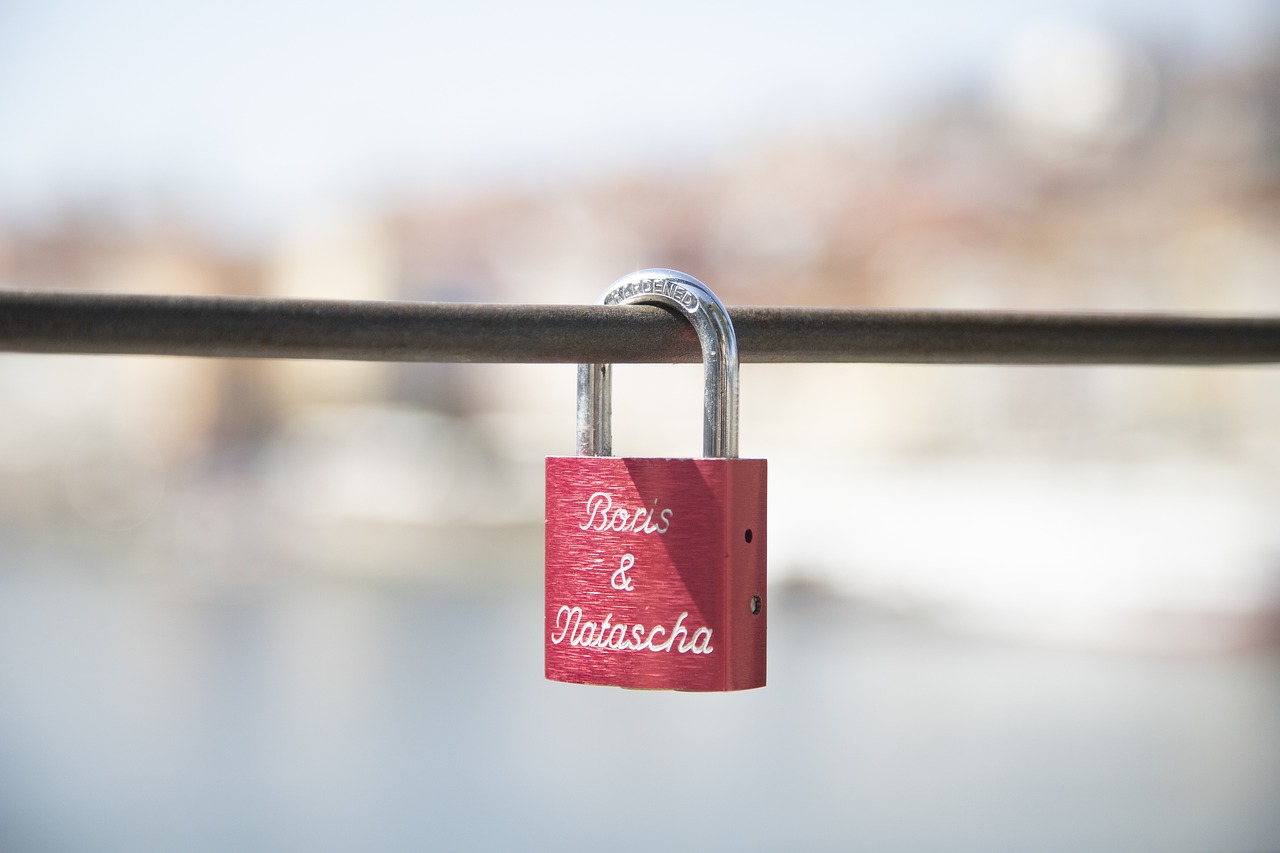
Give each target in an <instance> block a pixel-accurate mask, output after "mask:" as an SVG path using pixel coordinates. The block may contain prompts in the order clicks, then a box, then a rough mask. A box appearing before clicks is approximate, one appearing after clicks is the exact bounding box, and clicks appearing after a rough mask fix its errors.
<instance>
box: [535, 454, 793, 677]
mask: <svg viewBox="0 0 1280 853" xmlns="http://www.w3.org/2000/svg"><path fill="white" fill-rule="evenodd" d="M766 489H767V463H766V462H765V460H763V459H627V458H619V457H608V456H559V457H556V456H553V457H548V458H547V509H546V513H547V515H546V519H547V521H546V625H545V631H544V640H545V645H546V674H547V678H549V679H551V680H553V681H569V682H574V683H578V684H610V685H616V686H618V687H638V688H662V689H670V690H693V691H719V690H745V689H748V688H752V687H763V686H764V683H765V639H766V626H767V624H768V623H767V620H768V614H769V608H768V596H767V595H766V591H765V572H766V562H767V561H766V546H767V543H768V537H767V535H766V505H765V495H766ZM748 531H750V532H749V533H748ZM753 599H754V601H753ZM753 609H758V612H755V613H753V612H752V611H753Z"/></svg>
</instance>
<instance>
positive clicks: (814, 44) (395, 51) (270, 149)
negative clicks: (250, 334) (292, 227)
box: [0, 0, 1276, 228]
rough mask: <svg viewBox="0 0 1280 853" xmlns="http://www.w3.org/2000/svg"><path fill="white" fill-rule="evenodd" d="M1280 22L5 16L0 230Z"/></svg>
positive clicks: (826, 105)
mask: <svg viewBox="0 0 1280 853" xmlns="http://www.w3.org/2000/svg"><path fill="white" fill-rule="evenodd" d="M1274 8H1275V7H1274V4H1266V3H1260V2H1258V0H1166V2H1155V0H1126V2H1113V3H1106V2H1101V0H1053V2H1035V3H1032V2H1015V1H1014V0H967V2H963V3H955V2H946V0H901V2H896V3H856V2H844V3H838V2H829V0H792V1H791V2H788V3H764V2H754V0H739V2H728V0H711V2H702V3H697V2H691V1H690V0H649V2H645V3H643V4H638V3H630V4H626V5H622V4H605V3H601V2H586V0H543V2H539V3H536V4H534V3H518V2H512V0H472V2H468V3H465V4H464V3H449V4H445V3H396V2H383V1H382V0H361V2H319V0H309V1H308V2H292V0H218V2H172V0H0V216H3V215H6V214H8V215H15V214H18V215H32V214H34V215H39V214H40V213H41V212H42V211H45V210H48V209H54V208H56V206H57V205H58V204H59V203H61V202H62V201H65V200H66V199H72V198H77V197H84V196H98V197H104V198H108V199H113V200H119V201H124V202H129V201H130V200H132V199H138V198H148V197H151V196H154V195H155V194H156V193H163V194H168V195H170V196H173V197H176V198H179V199H182V200H183V201H184V203H187V204H189V205H191V206H193V207H194V208H196V209H199V210H202V211H206V212H208V214H209V215H210V216H211V218H212V219H214V220H221V221H235V222H237V223H239V224H240V225H241V226H245V225H246V224H247V226H248V227H251V228H259V227H261V228H270V227H273V226H275V225H276V224H278V223H279V222H280V221H283V220H287V219H289V218H290V217H293V216H296V215H299V213H300V212H301V211H306V210H309V209H314V208H317V207H323V206H325V205H334V204H344V203H350V202H351V201H352V200H353V199H359V198H361V197H369V196H371V195H374V194H377V193H385V192H388V191H393V190H394V189H395V188H398V187H416V188H422V187H426V188H431V187H451V186H458V185H462V186H466V185H471V184H476V183H494V182H501V181H506V180H522V181H529V180H541V179H556V178H559V177H564V176H572V175H575V174H579V173H581V172H583V171H602V170H603V171H608V170H628V169H635V168H648V167H653V166H656V165H660V164H663V163H668V162H680V161H693V162H701V161H705V160H708V159H711V160H714V159H715V158H716V157H718V156H721V155H723V154H725V153H732V152H733V151H734V150H736V149H740V148H742V147H745V145H746V144H747V143H749V142H750V141H751V140H754V139H759V138H760V137H762V136H784V135H786V134H787V133H789V132H792V131H801V130H804V129H808V128H814V127H819V128H823V127H828V128H842V127H849V126H858V125H863V126H865V125H868V124H873V123H875V122H877V121H884V120H886V119H887V118H889V117H891V115H892V112H893V110H894V109H896V108H910V106H912V105H913V104H917V103H919V101H920V99H921V97H922V96H924V95H926V94H927V93H929V92H933V91H937V90H939V89H944V88H946V87H947V86H955V85H960V84H961V82H962V81H971V82H973V83H977V84H980V83H981V81H982V79H983V77H984V75H985V74H986V73H987V70H988V66H989V65H990V63H991V61H992V57H993V56H994V55H996V54H998V53H999V51H1000V50H1001V49H1002V46H1003V45H1005V44H1007V43H1008V41H1009V39H1010V38H1012V37H1013V36H1014V35H1015V34H1016V33H1017V32H1018V31H1019V29H1020V28H1023V27H1026V26H1028V25H1030V24H1033V23H1037V22H1040V21H1043V20H1045V19H1065V20H1069V21H1079V22H1084V23H1086V24H1089V25H1095V24H1096V25H1102V26H1107V27H1117V26H1118V27H1120V28H1121V29H1125V28H1130V29H1132V28H1141V29H1144V30H1146V31H1149V32H1154V33H1157V34H1159V35H1160V36H1161V37H1162V38H1164V39H1165V40H1166V41H1170V42H1175V43H1179V44H1183V45H1186V46H1188V47H1191V48H1194V49H1195V50H1203V51H1207V52H1210V53H1212V52H1215V51H1216V52H1218V53H1223V52H1229V51H1231V50H1234V49H1238V46H1239V45H1240V44H1241V43H1243V42H1244V41H1246V40H1247V39H1248V37H1249V34H1250V33H1251V32H1252V31H1254V30H1256V29H1257V24H1258V21H1259V20H1260V19H1261V18H1262V17H1263V16H1264V15H1265V14H1268V13H1270V12H1271V10H1273V9H1274ZM1271 20H1272V21H1273V22H1274V21H1275V20H1276V18H1275V16H1274V14H1272V17H1271Z"/></svg>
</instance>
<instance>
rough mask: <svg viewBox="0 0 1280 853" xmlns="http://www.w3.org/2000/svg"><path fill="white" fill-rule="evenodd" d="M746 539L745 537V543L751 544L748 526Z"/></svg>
mask: <svg viewBox="0 0 1280 853" xmlns="http://www.w3.org/2000/svg"><path fill="white" fill-rule="evenodd" d="M746 539H747V544H748V545H750V544H751V528H750V527H748V528H747V536H746Z"/></svg>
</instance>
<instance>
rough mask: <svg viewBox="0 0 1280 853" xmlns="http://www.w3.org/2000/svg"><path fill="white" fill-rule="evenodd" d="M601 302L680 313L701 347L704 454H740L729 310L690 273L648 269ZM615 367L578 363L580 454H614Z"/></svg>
mask: <svg viewBox="0 0 1280 853" xmlns="http://www.w3.org/2000/svg"><path fill="white" fill-rule="evenodd" d="M600 304H602V305H632V304H649V305H665V306H667V307H670V308H674V309H676V310H677V311H679V312H680V315H681V316H682V317H684V318H685V319H687V320H688V321H689V322H690V323H691V324H692V325H693V328H694V331H695V332H697V333H698V342H699V343H700V344H701V345H702V367H703V381H702V385H703V391H702V395H703V401H702V455H703V456H709V457H720V458H728V459H733V458H736V457H737V455H738V339H737V336H736V335H734V332H733V322H732V321H731V320H730V319H729V312H728V311H727V310H725V307H724V305H723V304H722V303H721V302H720V300H719V299H717V298H716V295H715V294H714V293H712V292H711V290H710V289H709V288H708V287H707V286H706V285H705V284H703V283H702V282H700V281H698V280H697V279H696V278H694V277H693V276H691V275H686V274H685V273H682V272H677V271H676V270H668V269H647V270H640V271H639V272H634V273H631V274H630V275H625V276H623V277H622V278H620V279H618V280H617V281H615V282H614V283H613V284H612V285H611V286H610V287H609V289H608V290H606V291H605V292H604V295H603V296H601V297H600ZM612 375H613V373H612V365H609V364H579V365H578V455H579V456H612V455H613V448H612V445H613V436H612V428H611V421H612V416H613V411H612V409H613V381H612Z"/></svg>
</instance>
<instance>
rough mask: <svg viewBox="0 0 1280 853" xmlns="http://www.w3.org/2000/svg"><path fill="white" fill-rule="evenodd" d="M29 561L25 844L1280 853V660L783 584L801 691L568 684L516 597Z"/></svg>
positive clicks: (782, 663)
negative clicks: (172, 579) (985, 620)
mask: <svg viewBox="0 0 1280 853" xmlns="http://www.w3.org/2000/svg"><path fill="white" fill-rule="evenodd" d="M107 562H109V561H108V558H106V557H95V558H84V557H71V556H65V555H64V556H58V555H55V554H52V553H50V552H48V551H47V550H46V551H28V552H25V553H22V554H21V555H19V554H17V553H13V552H6V551H5V549H3V548H0V850H4V851H7V852H8V851H37V850H38V851H64V850H66V851H71V850H75V851H80V850H86V851H88V850H91V851H126V850H128V851H136V850H219V851H221V850H233V849H234V850H307V851H317V850H351V849H369V850H401V849H415V850H420V849H482V850H490V849H491V850H516V849H551V850H557V851H576V850H598V849H607V850H611V851H623V850H641V849H645V850H652V849H662V848H668V847H671V848H676V847H678V848H683V849H694V848H697V849H717V850H718V849H736V850H777V849H788V850H850V849H870V850H890V851H897V850H904V851H909V850H982V851H999V850H1030V849H1034V850H1043V851H1054V850H1062V851H1079V850H1091V851H1109V850H1115V851H1121V850H1123V851H1136V850H1159V851H1166V852H1167V851H1261V850H1275V849H1280V726H1278V725H1277V722H1276V721H1277V720H1280V653H1278V652H1277V651H1275V650H1260V651H1255V652H1247V653H1237V654H1235V655H1231V656H1211V657H1199V658H1194V657H1180V658H1151V657H1145V658H1144V657H1131V656H1130V657H1125V656H1103V655H1096V654H1085V653H1067V652H1061V651H1053V650H1048V649H1033V648H1024V647H1017V646H1011V645H998V644H991V643H983V642H978V641H974V640H966V639H963V638H960V637H957V636H954V635H949V634H945V633H941V632H937V631H935V630H932V629H930V628H928V627H927V626H922V625H919V624H913V623H909V622H902V621H895V620H892V619H889V618H886V617H883V616H875V615H873V614H869V613H867V612H865V611H860V610H858V609H855V608H853V607H851V606H849V605H846V604H842V603H840V602H839V601H836V600H832V599H831V598H830V597H828V596H823V595H819V594H817V593H815V592H812V591H810V592H805V591H803V590H786V589H780V590H776V591H775V592H774V594H773V598H772V601H771V616H772V620H771V621H772V631H771V647H770V684H769V686H768V687H767V688H766V689H764V690H762V691H755V692H748V693H743V694H736V695H719V696H716V695H711V696H699V695H671V694H664V693H649V692H631V691H620V690H613V689H607V688H588V687H577V686H570V685H560V684H553V683H548V682H546V681H544V680H543V679H542V675H541V664H542V661H541V654H542V651H541V649H542V646H541V640H540V620H541V607H540V588H539V583H540V578H539V573H538V567H537V565H536V562H534V563H533V564H531V565H530V566H529V567H528V572H527V573H525V574H522V575H520V578H521V579H520V580H519V581H518V582H516V583H513V584H511V585H508V586H505V587H503V588H498V589H490V588H484V587H481V586H479V585H474V584H458V583H452V584H436V585H434V586H426V585H417V584H404V583H386V584H371V583H358V582H354V581H350V580H343V579H338V578H333V577H316V576H312V575H307V574H297V575H294V576H293V577H292V579H288V580H282V581H272V582H269V583H268V582H264V583H262V584H261V585H258V586H254V587H252V588H248V587H245V586H241V587H238V588H236V589H224V590H208V589H205V590H202V591H201V590H193V589H191V588H190V587H189V586H181V585H173V584H169V583H166V582H164V581H163V579H156V578H154V577H153V578H149V579H148V578H142V577H138V576H137V575H136V574H135V575H132V576H131V575H129V574H128V573H126V572H121V571H117V570H115V569H118V568H119V567H117V566H112V565H107V564H106V563H107Z"/></svg>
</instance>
